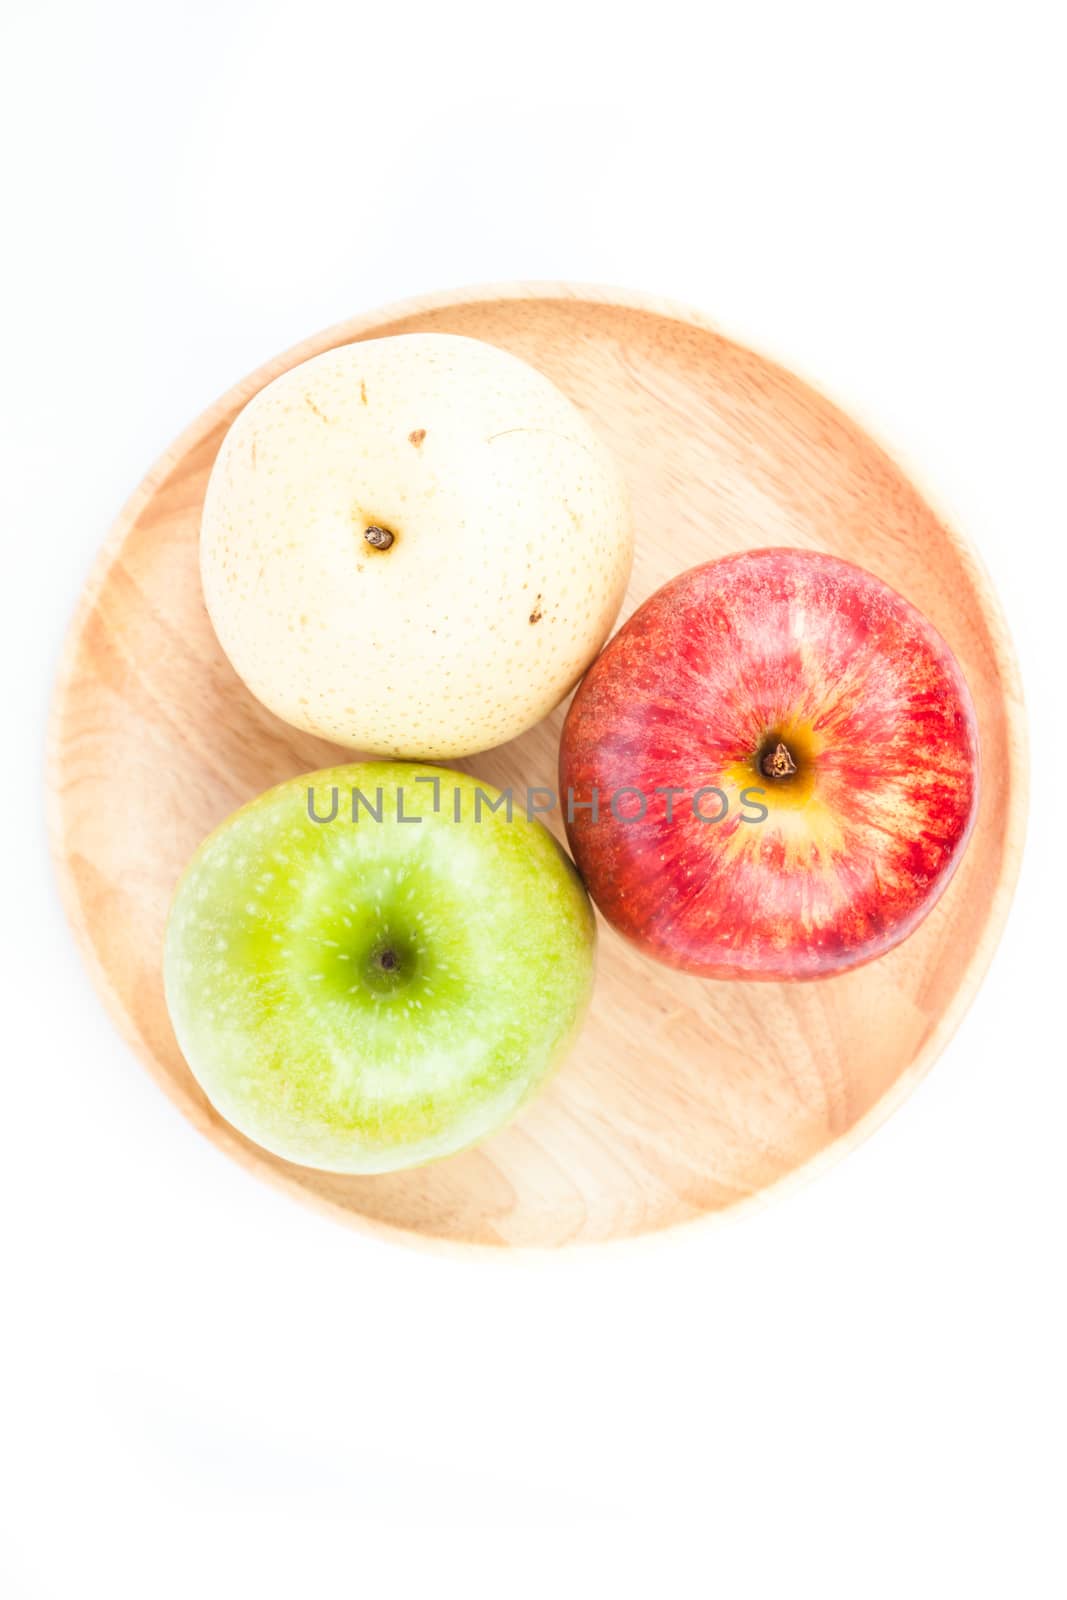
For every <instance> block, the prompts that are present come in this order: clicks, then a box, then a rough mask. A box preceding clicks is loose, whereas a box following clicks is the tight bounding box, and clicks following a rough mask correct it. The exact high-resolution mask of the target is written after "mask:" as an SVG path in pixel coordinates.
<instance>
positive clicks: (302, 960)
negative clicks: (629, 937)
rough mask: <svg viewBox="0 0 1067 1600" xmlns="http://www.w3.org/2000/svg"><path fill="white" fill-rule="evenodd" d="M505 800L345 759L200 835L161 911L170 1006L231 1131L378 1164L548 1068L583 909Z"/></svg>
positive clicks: (483, 1115) (589, 950)
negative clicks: (167, 909) (165, 916)
mask: <svg viewBox="0 0 1067 1600" xmlns="http://www.w3.org/2000/svg"><path fill="white" fill-rule="evenodd" d="M520 800H521V797H520V796H518V795H517V796H516V797H515V801H514V804H513V805H512V804H511V801H510V797H509V796H507V794H504V795H501V794H500V793H499V792H498V791H497V790H495V789H492V788H491V787H489V786H488V785H485V784H481V783H479V782H478V781H477V780H476V779H474V778H469V777H466V776H465V775H464V774H462V773H457V772H450V771H446V770H443V769H441V768H436V767H429V766H422V765H415V764H411V763H406V762H368V763H356V764H352V765H348V766H339V767H334V768H330V769H327V770H325V771H322V772H315V773H311V774H309V775H307V776H304V777H299V778H293V779H292V780H291V781H289V782H288V783H283V784H281V785H279V787H277V788H275V789H271V790H268V792H267V793H266V794H264V795H261V796H260V797H259V799H257V800H254V801H252V803H251V804H250V805H247V806H245V807H243V808H242V809H241V810H240V811H238V812H236V813H235V814H234V815H233V816H232V817H230V818H229V819H228V820H227V821H226V822H224V823H223V824H222V825H221V827H219V828H218V829H216V831H215V832H214V833H213V834H211V836H210V837H209V838H208V839H207V840H206V841H205V843H204V844H202V845H201V847H200V849H199V850H198V851H197V853H196V855H195V856H194V857H193V860H192V861H191V862H190V864H189V866H188V868H187V869H186V872H185V874H184V876H183V878H182V880H181V882H180V884H179V886H178V890H177V893H176V895H175V898H174V904H173V906H172V908H171V913H170V920H169V923H168V926H167V937H166V953H165V959H164V977H165V984H166V994H167V1005H168V1007H169V1010H170V1015H171V1020H172V1022H173V1024H174V1030H175V1033H176V1035H177V1038H178V1043H179V1044H180V1046H181V1048H182V1050H183V1052H184V1054H185V1057H186V1060H187V1061H188V1063H189V1066H190V1067H191V1069H192V1071H193V1073H194V1075H195V1076H196V1078H197V1079H198V1081H199V1082H200V1084H201V1086H202V1087H203V1089H204V1092H205V1093H206V1094H207V1096H208V1098H209V1099H210V1100H211V1102H212V1103H213V1105H214V1106H215V1107H216V1108H217V1109H218V1110H219V1111H220V1112H221V1113H222V1115H223V1116H224V1117H226V1118H227V1120H228V1121H230V1122H231V1123H232V1124H233V1125H234V1126H235V1127H236V1128H238V1129H239V1130H240V1132H241V1133H243V1134H245V1135H246V1136H247V1137H248V1138H250V1139H253V1140H255V1141H256V1143H258V1144H260V1145H263V1146H264V1147H265V1148H266V1149H268V1150H271V1151H273V1152H274V1153H275V1154H276V1155H279V1156H283V1157H285V1158H286V1159H287V1160H290V1161H295V1162H299V1163H301V1164H303V1165H305V1166H310V1167H319V1168H323V1169H325V1170H327V1171H331V1172H385V1171H390V1170H393V1169H395V1168H398V1167H406V1166H413V1165H415V1164H417V1163H419V1162H423V1161H429V1160H432V1159H434V1158H436V1157H438V1156H444V1155H449V1154H451V1153H452V1152H453V1151H455V1150H459V1149H461V1148H463V1147H464V1146H465V1145H469V1144H471V1143H472V1142H473V1141H474V1140H476V1139H479V1138H481V1137H482V1136H483V1135H485V1134H487V1133H489V1132H490V1131H491V1130H492V1129H494V1128H496V1127H498V1126H499V1125H500V1124H501V1123H502V1122H504V1121H505V1120H506V1119H507V1118H508V1117H510V1116H511V1114H512V1113H513V1112H514V1111H515V1110H517V1108H518V1107H519V1106H520V1105H521V1104H522V1103H523V1101H524V1100H525V1099H526V1098H527V1096H528V1095H530V1094H531V1093H532V1092H533V1091H534V1090H535V1089H536V1088H537V1086H538V1085H539V1084H540V1083H541V1082H542V1081H543V1080H544V1078H545V1076H546V1074H547V1073H548V1072H549V1071H550V1070H551V1069H552V1067H553V1066H554V1065H555V1064H556V1063H557V1062H558V1061H559V1060H560V1058H561V1056H562V1055H563V1053H564V1051H565V1050H566V1048H567V1045H568V1043H569V1041H570V1040H571V1039H572V1038H573V1036H574V1034H575V1032H576V1030H577V1027H578V1025H579V1023H580V1020H581V1016H582V1013H583V1011H584V1009H585V1005H586V1002H587V999H588V996H589V992H590V989H591V986H592V977H593V959H594V944H595V923H594V918H593V913H592V910H591V907H590V903H589V900H588V898H587V896H586V894H585V891H584V889H583V888H582V885H581V882H580V880H579V878H578V875H577V873H576V872H575V870H574V868H573V866H572V865H571V863H570V861H569V859H568V858H567V856H566V855H565V854H564V853H563V851H562V850H561V849H560V847H559V846H558V845H557V843H556V841H555V840H554V839H553V838H552V835H551V834H550V833H549V832H548V831H547V829H545V828H544V827H543V826H542V825H541V824H540V823H539V822H537V821H536V820H529V819H528V818H527V816H526V815H525V814H524V812H523V810H522V808H521V804H520ZM509 808H510V820H509V814H508V813H509Z"/></svg>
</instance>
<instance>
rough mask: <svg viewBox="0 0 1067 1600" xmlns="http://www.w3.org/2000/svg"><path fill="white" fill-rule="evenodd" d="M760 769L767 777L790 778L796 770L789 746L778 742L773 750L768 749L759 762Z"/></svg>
mask: <svg viewBox="0 0 1067 1600" xmlns="http://www.w3.org/2000/svg"><path fill="white" fill-rule="evenodd" d="M760 770H761V771H762V773H763V775H764V777H767V778H791V777H792V776H793V774H794V772H795V771H796V770H797V764H796V762H795V761H794V760H793V757H792V754H791V753H790V750H789V746H788V745H784V744H782V743H781V741H780V740H779V742H778V743H777V744H776V745H775V747H774V749H773V750H768V751H767V754H766V755H765V756H764V758H763V760H762V761H761V762H760Z"/></svg>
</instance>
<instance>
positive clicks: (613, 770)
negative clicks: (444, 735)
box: [560, 550, 978, 980]
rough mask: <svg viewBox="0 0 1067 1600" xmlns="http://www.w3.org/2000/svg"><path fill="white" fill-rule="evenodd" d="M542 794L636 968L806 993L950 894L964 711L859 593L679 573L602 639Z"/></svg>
mask: <svg viewBox="0 0 1067 1600" xmlns="http://www.w3.org/2000/svg"><path fill="white" fill-rule="evenodd" d="M783 747H784V751H785V755H784V756H783V755H782V749H783ZM790 766H791V767H792V768H793V769H794V770H792V771H786V770H785V769H787V768H788V767H790ZM776 774H777V775H776ZM712 788H716V789H719V790H721V791H722V794H723V795H724V796H725V797H726V804H725V806H724V802H723V800H722V798H720V797H719V796H716V795H713V794H711V793H710V790H711V789H712ZM667 789H673V790H674V791H675V793H674V794H673V795H672V796H670V797H668V795H667V794H666V793H665V792H664V791H666V790H667ZM700 790H705V791H707V792H706V793H705V794H704V795H700V794H699V793H698V791H700ZM623 791H636V792H631V793H625V792H623ZM657 791H659V793H657ZM756 791H762V792H761V793H757V792H756ZM560 792H561V797H562V801H563V804H564V805H565V807H566V816H567V835H568V838H569V841H570V846H571V850H572V852H573V854H574V858H575V861H576V862H577V864H578V867H579V870H580V871H581V873H582V876H583V877H584V879H585V882H586V885H587V887H588V889H589V891H590V894H591V895H592V897H593V899H594V901H595V902H596V904H597V906H598V907H599V908H600V910H601V912H602V913H603V915H604V916H605V918H606V919H607V920H608V922H610V923H611V924H612V925H613V926H614V927H615V928H616V929H618V931H619V932H620V933H623V934H625V935H626V936H627V937H628V938H630V939H632V940H633V941H634V942H635V943H636V944H638V945H639V946H640V947H641V948H642V949H643V950H644V951H646V952H647V953H648V954H649V955H651V956H655V957H657V958H658V959H659V960H661V961H664V962H666V963H667V964H668V965H670V966H674V967H680V968H682V969H684V970H686V971H690V972H694V973H699V974H701V975H703V976H705V977H710V978H754V979H777V980H780V979H792V978H819V977H825V976H828V975H830V974H832V973H836V972H842V971H845V970H846V969H848V968H850V967H855V966H858V965H859V964H860V963H861V962H865V961H871V960H873V959H874V958H875V957H876V956H880V955H883V954H884V953H885V952H886V951H887V950H890V949H892V948H893V946H894V945H896V944H899V943H900V941H901V940H902V939H905V938H907V936H908V934H910V933H911V932H912V931H913V930H914V929H915V928H916V927H918V925H919V923H920V922H921V921H922V920H923V918H924V917H925V916H926V914H927V912H928V911H929V910H930V908H931V907H932V906H933V905H934V903H935V902H936V900H937V899H938V897H939V896H940V895H941V893H942V891H943V890H944V888H945V886H946V884H947V883H948V881H949V879H950V878H951V876H952V873H953V871H954V870H955V868H956V866H957V865H958V863H959V860H960V857H961V856H962V854H963V851H964V848H965V847H966V844H967V839H968V836H969V834H970V831H971V828H972V826H973V823H974V817H975V810H976V807H977V799H978V732H977V725H976V720H975V714H974V706H973V704H972V701H971V697H970V693H969V691H968V689H967V685H966V682H965V681H964V678H963V674H962V672H961V671H960V668H959V666H958V665H957V663H956V660H955V658H954V656H953V655H952V653H951V651H950V650H949V648H948V646H947V645H946V643H945V641H944V640H943V639H942V638H941V636H940V634H938V633H937V632H936V630H935V629H934V628H933V627H932V626H931V625H930V623H928V622H927V621H926V619H925V618H924V617H923V616H922V615H921V614H920V613H919V612H918V611H917V610H916V609H915V607H914V606H912V605H910V604H909V602H908V601H907V600H905V599H904V598H903V597H902V596H901V595H899V594H897V593H896V592H895V590H893V589H890V588H889V587H888V586H887V585H886V584H884V583H882V582H881V581H880V580H879V579H877V578H875V577H873V576H872V575H871V574H870V573H868V572H865V571H863V570H862V569H861V568H859V567H856V566H853V565H852V564H851V563H849V562H845V561H839V560H837V559H835V558H834V557H831V556H825V555H819V554H816V553H813V552H808V551H801V550H756V551H748V552H746V553H744V554H742V555H737V556H729V557H727V558H725V559H724V560H721V561H713V562H710V563H708V564H707V565H706V566H701V567H695V568H693V569H692V570H691V571H689V572H684V573H682V574H681V575H680V576H679V577H677V578H675V579H674V580H673V581H672V582H671V583H668V584H667V585H665V587H664V588H662V589H660V590H659V591H658V592H657V593H656V594H654V595H653V596H652V597H651V599H649V600H648V601H646V602H645V604H644V605H643V606H641V607H640V609H639V610H638V611H637V612H635V614H634V615H633V617H631V619H630V620H629V622H628V623H627V624H626V625H625V626H624V627H623V628H622V629H621V630H620V631H619V633H618V634H616V636H615V638H614V639H613V640H612V641H611V643H610V644H609V645H608V647H607V649H606V650H605V651H604V652H603V654H602V655H601V656H600V657H599V659H598V660H597V661H596V662H595V663H594V665H593V667H592V668H591V670H590V671H589V672H588V673H587V674H586V677H585V678H584V680H583V682H582V684H581V686H580V688H579V690H578V693H577V695H576V696H575V698H574V700H573V702H572V704H571V708H570V711H569V713H568V715H567V720H566V723H565V725H564V730H563V738H562V744H561V750H560ZM594 792H595V793H596V798H597V814H596V816H595V817H594V812H593V810H592V807H591V802H592V800H593V797H594ZM613 798H614V802H615V803H614V805H612V800H613ZM694 801H695V802H696V804H695V808H694ZM642 807H643V808H644V815H643V816H641V815H640V813H641V810H642ZM764 807H765V808H766V813H767V814H766V816H765V817H764V818H762V819H760V813H761V810H762V808H764ZM724 810H725V815H723V816H722V817H721V820H704V818H708V819H715V818H716V817H718V816H719V815H720V813H721V812H723V811H724ZM696 811H699V812H700V813H701V816H697V815H696V814H695V812H696Z"/></svg>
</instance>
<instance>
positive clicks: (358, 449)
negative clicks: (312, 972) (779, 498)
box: [200, 333, 633, 759]
mask: <svg viewBox="0 0 1067 1600" xmlns="http://www.w3.org/2000/svg"><path fill="white" fill-rule="evenodd" d="M368 529H370V530H372V531H371V534H370V538H368V537H367V530H368ZM375 530H381V531H380V532H379V531H375ZM383 535H384V537H383ZM383 546H384V548H383ZM632 554H633V531H632V521H631V513H630V504H629V496H628V493H627V489H626V485H625V483H624V482H623V480H622V477H621V475H620V472H619V469H618V467H617V465H616V463H615V460H614V458H613V456H612V454H611V452H610V451H609V450H608V448H607V446H606V445H605V444H603V443H602V441H601V440H600V439H599V438H598V437H597V435H596V433H595V432H594V431H593V429H592V428H591V427H590V425H589V424H588V423H587V422H586V420H585V418H584V417H583V416H582V414H581V413H580V412H579V411H578V410H577V408H576V407H575V406H574V405H573V404H572V402H571V401H570V400H568V399H567V398H566V396H565V395H563V394H562V393H561V392H560V390H559V389H557V388H556V386H555V385H554V384H553V383H551V382H550V381H549V379H548V378H546V377H544V376H543V375H542V374H541V373H539V372H537V371H535V370H534V368H532V367H530V366H528V365H527V364H526V363H525V362H523V361H521V360H519V359H518V358H517V357H516V356H513V355H510V354H508V353H507V352H506V351H504V350H501V349H498V348H497V347H495V346H493V345H489V344H484V343H482V342H481V341H479V340H476V339H469V338H465V337H459V336H456V335H452V334H437V333H428V334H406V335H400V336H396V337H392V338H385V339H375V340H370V341H366V342H362V343H356V344H349V345H344V346H341V347H340V348H338V349H334V350H329V351H327V352H326V353H325V354H323V355H320V356H316V357H314V358H313V359H311V360H310V361H306V362H304V363H302V364H301V365H300V366H298V367H295V368H294V369H292V370H291V371H289V372H287V373H285V374H283V375H282V376H281V377H279V378H277V379H275V381H274V382H273V383H271V384H269V385H268V386H267V387H266V388H265V389H263V390H261V391H260V393H259V394H257V395H256V396H255V397H254V399H253V400H251V401H250V403H249V404H248V405H247V406H246V407H245V409H244V410H243V411H242V412H241V413H240V415H239V416H238V417H237V419H236V421H235V422H234V424H233V426H232V427H231V429H230V431H229V433H228V434H227V436H226V438H225V440H224V441H223V444H222V448H221V450H220V451H219V455H218V458H217V460H216V462H215V465H214V468H213V470H212V473H211V478H210V481H209V484H208V490H207V495H206V499H205V504H204V512H203V521H202V526H201V541H200V565H201V576H202V580H203V587H204V596H205V599H206V602H207V608H208V611H209V613H210V616H211V619H212V622H213V624H214V626H215V629H216V632H217V633H218V637H219V640H220V642H221V644H222V647H223V649H224V650H225V652H226V654H227V656H228V657H229V659H230V661H231V663H232V664H233V666H234V668H235V669H236V671H237V672H238V674H239V675H240V677H241V678H242V679H243V680H244V682H245V683H246V684H247V686H248V687H249V689H251V691H252V692H253V694H255V695H256V696H257V698H258V699H260V700H261V701H262V702H263V703H264V704H265V705H266V706H267V707H268V708H269V709H270V710H271V711H273V712H274V713H275V714H276V715H278V716H280V717H282V718H283V719H284V720H285V721H286V722H289V723H291V724H293V725H294V726H295V727H298V728H301V729H304V730H305V731H307V732H310V733H314V734H318V735H320V736H322V737H324V738H327V739H331V740H333V741H334V742H335V743H337V744H340V745H342V746H344V747H346V748H348V749H353V750H359V751H362V752H365V753H369V754H376V755H384V756H398V755H404V756H411V757H419V758H424V759H445V758H452V757H459V756H463V755H470V754H473V753H474V752H476V751H479V750H484V749H487V748H489V747H490V746H493V745H498V744H502V743H504V742H505V741H506V740H509V739H512V738H515V737H516V736H517V735H519V734H521V733H523V732H524V731H525V730H526V729H528V728H530V727H532V726H533V725H534V724H535V723H536V722H538V721H539V720H540V719H541V718H542V717H544V716H546V715H547V714H548V712H549V711H551V710H552V709H553V707H554V706H556V705H557V704H558V703H559V701H560V700H562V699H563V697H564V696H565V695H566V694H567V692H568V691H569V690H570V689H571V688H573V686H574V684H575V683H576V682H577V680H578V679H579V678H580V676H581V674H582V673H583V672H584V671H585V669H586V667H587V666H588V665H589V663H590V662H591V661H592V660H593V659H594V657H595V656H596V654H597V652H598V650H599V649H600V647H601V645H602V644H603V642H604V640H605V638H606V637H607V635H608V633H609V631H610V629H611V626H612V624H613V622H614V620H615V618H616V616H617V614H618V610H619V607H620V605H621V603H622V599H623V595H624V593H625V590H626V584H627V580H628V577H629V573H630V566H631V561H632Z"/></svg>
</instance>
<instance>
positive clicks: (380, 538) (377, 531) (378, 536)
mask: <svg viewBox="0 0 1067 1600" xmlns="http://www.w3.org/2000/svg"><path fill="white" fill-rule="evenodd" d="M363 537H364V539H366V541H367V543H368V544H369V545H370V546H371V548H372V549H374V550H388V548H389V546H390V545H391V544H392V543H393V540H394V539H395V538H396V534H395V533H390V531H389V529H388V528H383V527H380V526H379V524H378V523H377V522H372V523H371V524H370V526H369V527H367V528H364V530H363Z"/></svg>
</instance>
